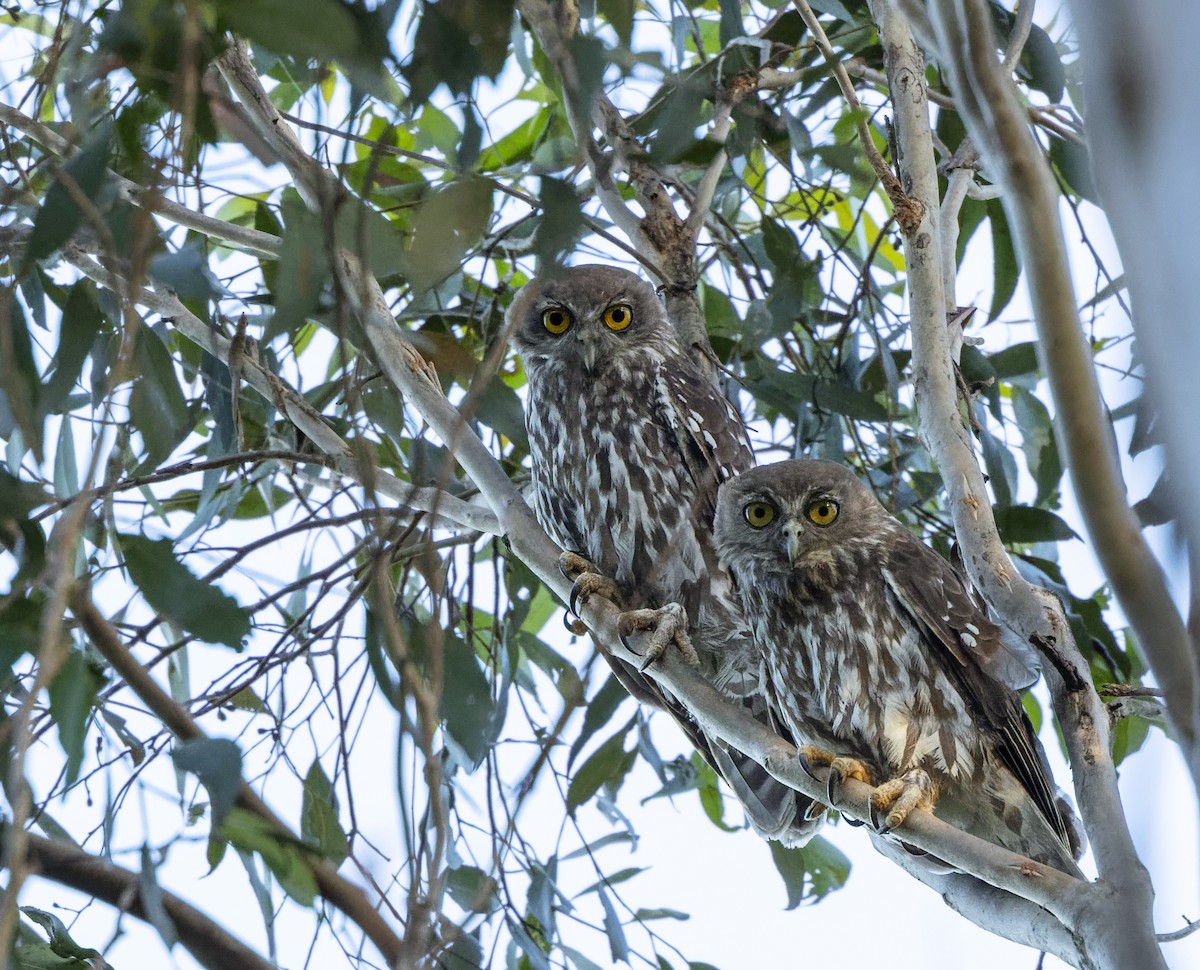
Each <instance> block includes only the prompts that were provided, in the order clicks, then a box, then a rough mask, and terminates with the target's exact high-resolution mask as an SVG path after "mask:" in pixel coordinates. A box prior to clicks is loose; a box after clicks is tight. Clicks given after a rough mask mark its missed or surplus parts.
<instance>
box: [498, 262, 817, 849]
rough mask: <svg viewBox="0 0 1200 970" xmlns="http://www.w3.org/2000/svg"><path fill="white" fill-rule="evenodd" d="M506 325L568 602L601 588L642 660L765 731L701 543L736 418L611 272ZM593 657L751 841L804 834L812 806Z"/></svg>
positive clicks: (750, 650)
mask: <svg viewBox="0 0 1200 970" xmlns="http://www.w3.org/2000/svg"><path fill="white" fill-rule="evenodd" d="M508 326H509V330H510V333H511V334H512V341H513V344H514V346H515V347H516V349H517V351H518V352H519V353H520V355H521V358H522V360H523V362H524V366H525V372H526V375H527V377H528V381H529V393H528V400H527V402H526V425H527V427H528V430H529V447H530V452H531V456H532V472H533V504H534V508H535V511H536V513H537V516H538V519H539V521H540V522H541V524H542V526H543V527H544V528H545V529H546V531H547V532H548V533H549V534H550V536H551V537H552V538H553V539H554V540H555V541H556V542H557V543H558V544H559V545H560V546H562V548H563V549H564V550H565V551H566V553H565V554H564V559H563V566H564V572H565V573H567V575H568V576H569V578H573V579H576V585H575V590H574V592H573V593H572V597H571V599H572V606H574V601H575V598H576V596H577V595H582V596H584V597H586V596H587V595H589V594H590V593H593V592H595V591H602V592H604V593H605V595H608V596H609V597H610V598H613V599H614V601H616V602H617V603H618V604H619V605H620V606H621V607H622V609H624V610H627V611H629V612H627V613H626V614H625V615H624V616H623V617H622V621H623V627H628V626H632V627H638V628H643V629H645V628H649V629H650V634H649V637H648V639H647V641H646V642H647V643H649V644H650V645H651V648H652V649H651V652H650V656H651V659H652V656H653V653H654V652H656V651H657V650H658V649H661V648H662V646H663V645H664V644H668V643H670V642H675V643H677V644H679V645H680V646H681V647H682V648H683V649H684V650H685V651H686V652H687V653H688V654H689V655H690V657H691V659H692V660H693V661H694V662H696V663H697V664H698V665H699V667H700V668H701V672H702V673H703V674H704V675H705V676H706V677H707V678H708V680H709V682H710V683H712V684H713V685H714V686H715V687H716V688H717V689H718V690H720V691H721V692H722V693H723V694H724V695H725V696H726V697H728V698H731V699H733V700H735V701H737V702H738V703H740V704H742V705H744V706H745V707H746V708H747V709H748V710H749V711H750V712H751V713H752V714H753V715H754V716H756V717H758V718H760V719H761V720H762V721H763V722H764V723H770V722H769V718H770V714H769V710H768V708H767V705H766V700H765V697H764V695H763V693H762V663H761V660H760V658H759V657H758V654H757V651H756V650H755V649H754V646H753V641H752V639H751V634H750V629H749V626H748V625H747V624H746V622H745V620H744V619H743V617H742V613H741V608H740V605H739V603H738V601H737V598H736V596H735V595H734V593H733V590H732V588H731V585H730V581H729V577H728V575H727V574H726V573H725V572H724V570H722V569H721V568H720V566H719V565H718V562H717V556H716V551H715V548H714V546H713V542H712V521H713V515H714V513H715V510H716V495H717V487H718V486H719V485H720V483H721V482H722V481H723V480H726V479H728V478H730V477H731V476H733V475H736V474H737V473H738V472H741V471H743V470H744V469H746V468H749V467H750V466H751V465H752V464H753V461H754V458H753V453H752V452H751V450H750V446H749V443H748V442H747V439H746V431H745V427H744V425H743V424H742V419H741V416H740V415H739V414H738V412H737V411H736V409H735V408H734V407H733V406H732V405H731V404H729V403H728V402H727V401H726V400H725V398H724V397H723V396H722V395H721V394H720V392H719V391H718V389H717V388H716V386H715V385H714V384H713V382H712V381H711V380H710V379H709V378H708V377H707V376H706V375H704V374H703V373H702V372H701V371H700V370H699V368H698V367H697V366H696V365H695V364H694V363H693V362H692V361H691V359H690V358H689V357H688V355H687V353H686V351H685V350H684V348H683V347H681V346H680V343H679V338H678V336H677V334H676V332H675V329H674V328H673V327H672V325H671V322H670V321H669V320H668V319H667V316H666V313H665V312H664V309H663V306H662V304H661V303H660V302H659V299H658V296H657V294H656V293H655V292H654V289H653V288H652V287H651V286H650V285H649V284H648V283H646V282H645V281H644V280H643V279H641V278H640V277H638V276H636V275H635V274H633V273H630V272H628V271H626V270H623V269H619V268H617V267H612V266H598V265H591V266H576V267H572V268H569V269H564V270H562V271H561V273H560V275H557V276H555V277H547V278H539V279H535V280H533V281H531V282H530V283H529V284H528V285H526V286H525V287H524V288H523V289H522V290H521V291H520V292H519V293H518V294H517V296H516V298H515V299H514V300H513V303H512V306H511V308H510V309H509V312H508ZM626 621H628V623H626ZM604 655H605V658H606V660H608V662H609V664H610V665H612V667H613V670H614V673H615V674H616V675H617V677H618V679H619V680H620V681H621V683H622V684H624V685H625V687H626V688H627V689H628V690H629V691H630V693H632V694H633V695H634V696H635V697H637V698H638V699H639V700H641V701H643V702H648V703H651V704H655V705H657V706H659V707H662V708H665V709H666V710H667V711H668V712H670V714H671V715H672V717H673V718H674V719H675V720H676V721H677V722H678V723H679V725H680V726H681V727H682V728H683V730H684V731H685V733H686V734H687V735H688V738H689V739H690V740H691V742H692V743H693V744H694V745H695V746H696V748H697V749H698V750H699V751H700V753H701V754H702V755H703V756H704V757H705V758H706V759H707V760H708V762H709V763H710V764H711V765H712V766H713V767H714V768H715V769H716V770H717V772H718V773H719V774H720V775H721V776H722V777H723V778H724V779H725V780H726V782H727V783H728V784H729V786H730V788H731V789H732V791H733V792H734V795H735V796H736V797H737V799H738V800H739V802H741V804H742V806H743V807H744V808H745V810H746V814H747V817H748V818H749V819H750V821H751V823H752V824H753V825H754V827H755V828H756V829H757V830H758V831H759V832H760V833H762V834H764V835H766V836H768V837H770V838H776V839H779V840H781V841H783V842H785V843H787V844H792V845H799V844H803V843H804V842H805V841H807V840H808V839H809V838H810V837H811V836H812V834H813V833H814V832H815V831H816V829H817V828H818V827H819V825H820V821H821V816H822V815H823V812H822V811H821V807H820V806H815V805H813V803H812V802H810V800H809V799H807V798H805V797H804V796H802V795H800V794H799V793H797V792H795V791H793V790H791V789H789V788H787V787H786V786H784V785H782V784H781V783H780V782H778V781H776V780H775V779H773V778H771V776H770V775H768V774H767V773H766V772H765V771H764V770H763V769H762V768H761V767H760V766H759V765H757V764H756V763H755V762H754V761H752V760H751V759H749V758H747V757H745V756H744V755H742V754H741V753H740V752H737V751H734V750H729V749H727V748H726V747H725V746H724V745H722V744H721V743H719V742H718V741H717V740H716V739H713V738H710V737H708V736H706V735H705V734H704V733H703V732H701V731H700V729H699V727H698V726H697V725H696V723H695V721H694V720H693V719H692V718H691V717H690V716H689V714H688V712H687V710H686V709H685V708H684V707H683V705H682V704H680V702H679V701H678V700H677V699H676V698H674V697H673V696H671V695H670V694H668V693H666V692H665V691H663V690H662V689H661V688H659V687H658V685H657V684H656V683H655V682H654V681H653V680H652V679H651V678H648V677H646V676H645V675H644V674H643V673H642V672H641V670H640V669H638V668H635V667H633V666H631V665H629V664H626V663H624V662H622V661H620V660H618V659H616V658H614V657H611V656H610V655H608V654H607V653H605V654H604ZM772 726H773V727H775V726H774V725H772Z"/></svg>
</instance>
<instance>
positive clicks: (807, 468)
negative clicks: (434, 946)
mask: <svg viewBox="0 0 1200 970" xmlns="http://www.w3.org/2000/svg"><path fill="white" fill-rule="evenodd" d="M890 520H891V517H890V516H889V515H888V514H887V511H886V510H885V509H884V508H883V506H882V505H880V504H879V502H878V500H876V498H875V496H874V495H872V494H871V492H870V490H869V489H867V487H866V486H865V485H863V484H862V483H861V482H860V481H859V480H858V479H857V478H855V477H854V475H853V473H851V472H850V470H849V469H847V468H844V467H842V466H841V465H839V464H837V463H835V462H832V461H821V460H817V459H812V458H802V459H798V460H795V461H783V462H779V463H778V464H774V465H761V466H759V467H758V468H752V469H750V470H749V471H746V472H743V473H742V474H741V475H739V476H738V477H737V478H734V479H732V480H730V481H728V482H726V483H725V484H723V485H722V486H721V491H720V493H719V494H718V497H717V518H716V524H715V528H714V536H715V538H716V544H717V551H718V552H719V553H720V556H721V560H722V562H724V563H726V564H727V565H728V566H730V567H731V568H733V569H734V571H735V572H741V571H744V567H750V569H751V570H756V571H759V572H761V573H767V574H781V573H782V574H787V573H792V572H795V571H803V570H805V569H808V568H812V567H814V566H816V565H819V564H825V563H828V562H829V559H830V556H831V554H832V552H833V551H834V550H837V549H846V548H848V547H850V546H851V545H861V544H863V543H868V542H872V541H874V540H875V538H876V537H878V536H879V535H880V534H881V531H880V530H881V529H882V528H885V527H886V526H887V524H888V523H889V522H890Z"/></svg>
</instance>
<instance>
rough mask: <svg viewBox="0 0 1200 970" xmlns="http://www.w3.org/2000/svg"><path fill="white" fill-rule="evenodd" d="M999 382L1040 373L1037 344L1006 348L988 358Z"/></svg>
mask: <svg viewBox="0 0 1200 970" xmlns="http://www.w3.org/2000/svg"><path fill="white" fill-rule="evenodd" d="M988 360H989V361H990V362H991V365H992V369H993V370H994V371H995V372H996V379H997V380H1002V381H1003V380H1008V379H1009V378H1012V377H1021V376H1023V375H1025V374H1036V373H1037V371H1038V366H1039V365H1038V356H1037V344H1036V343H1034V342H1032V341H1029V342H1027V343H1022V344H1013V345H1012V346H1011V347H1005V348H1004V349H1003V350H998V351H996V353H994V354H991V355H990V356H989V357H988Z"/></svg>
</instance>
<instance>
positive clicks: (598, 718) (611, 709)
mask: <svg viewBox="0 0 1200 970" xmlns="http://www.w3.org/2000/svg"><path fill="white" fill-rule="evenodd" d="M628 698H629V692H628V691H627V690H626V689H625V688H624V687H622V686H621V682H620V681H619V680H617V678H616V677H615V676H613V675H612V674H609V675H608V679H607V680H606V681H605V682H604V683H603V684H601V685H600V689H599V690H598V691H596V694H595V696H594V697H592V699H591V700H590V701H588V705H587V710H586V711H585V712H584V714H583V725H582V726H581V727H580V728H579V737H577V738H576V739H575V741H574V742H573V743H572V745H571V751H570V753H569V754H568V755H567V771H570V770H571V766H572V765H574V764H575V756H576V755H578V754H579V752H580V751H581V750H582V749H583V746H584V745H585V744H587V742H588V740H589V739H590V738H591V737H592V735H594V734H595V733H596V732H597V731H599V730H600V728H602V727H603V726H604V725H605V724H608V723H609V722H610V721H611V720H612V716H613V714H614V713H615V712H616V710H617V708H618V707H620V706H621V704H622V702H624V701H625V700H627V699H628Z"/></svg>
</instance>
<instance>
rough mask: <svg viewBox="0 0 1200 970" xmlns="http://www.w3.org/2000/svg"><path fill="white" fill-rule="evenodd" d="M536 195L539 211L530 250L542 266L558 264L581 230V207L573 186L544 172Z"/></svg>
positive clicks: (572, 245)
mask: <svg viewBox="0 0 1200 970" xmlns="http://www.w3.org/2000/svg"><path fill="white" fill-rule="evenodd" d="M539 195H540V197H541V200H542V212H541V215H540V218H539V221H538V225H537V231H536V232H535V233H534V237H533V251H534V254H535V255H536V256H537V257H538V258H539V259H540V260H541V261H542V263H543V265H544V266H547V267H554V266H557V265H559V264H561V262H562V258H563V254H564V253H566V252H568V251H570V250H572V249H574V248H575V244H576V243H577V242H578V241H579V237H580V236H581V235H582V234H583V230H584V225H585V224H584V221H583V209H582V207H581V206H580V204H579V196H578V195H577V194H576V192H575V189H574V187H573V186H572V185H570V183H568V182H564V181H562V180H561V179H556V178H551V177H550V176H544V177H543V178H542V182H541V191H540V193H539ZM543 272H545V270H543Z"/></svg>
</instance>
